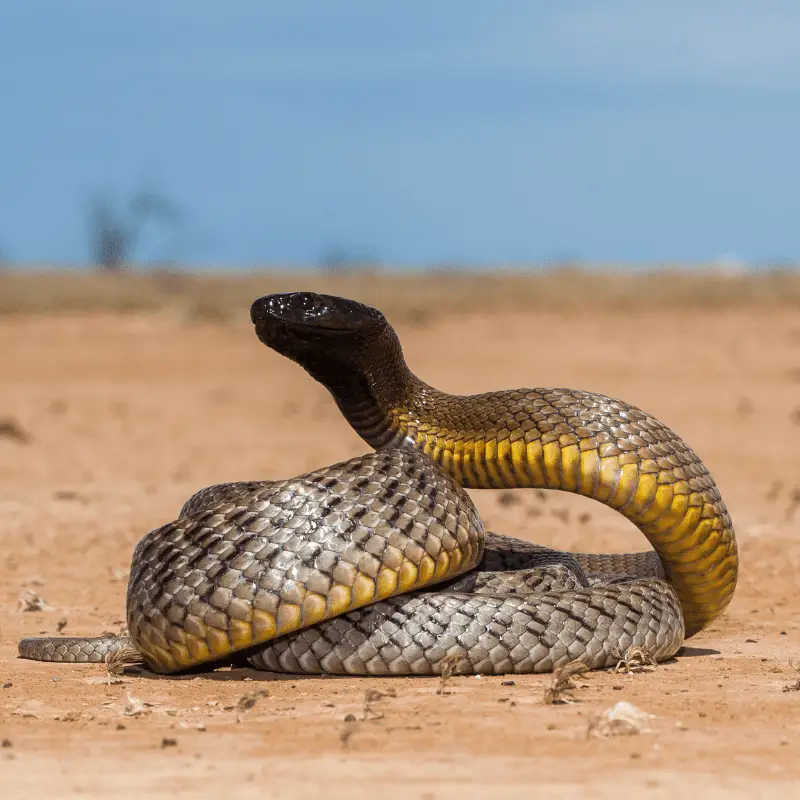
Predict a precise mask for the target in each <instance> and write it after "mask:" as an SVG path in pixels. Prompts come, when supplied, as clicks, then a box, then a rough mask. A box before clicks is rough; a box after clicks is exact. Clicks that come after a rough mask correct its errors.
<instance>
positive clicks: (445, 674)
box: [436, 652, 466, 695]
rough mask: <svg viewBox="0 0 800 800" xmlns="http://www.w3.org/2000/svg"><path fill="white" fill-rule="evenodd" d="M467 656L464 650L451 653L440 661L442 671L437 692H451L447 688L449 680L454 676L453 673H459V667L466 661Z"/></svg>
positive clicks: (440, 693) (439, 693)
mask: <svg viewBox="0 0 800 800" xmlns="http://www.w3.org/2000/svg"><path fill="white" fill-rule="evenodd" d="M465 657H466V654H465V653H463V652H457V653H450V654H449V655H446V656H445V657H444V658H443V659H442V660H441V661H440V662H439V665H440V667H441V672H440V673H439V688H438V689H437V690H436V694H438V695H443V694H450V692H449V691H448V690H447V682H448V681H449V680H450V678H452V677H453V675H457V674H458V668H459V666H460V665H461V663H462V662H463V661H464V659H465Z"/></svg>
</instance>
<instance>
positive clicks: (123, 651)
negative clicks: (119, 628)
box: [105, 645, 145, 675]
mask: <svg viewBox="0 0 800 800" xmlns="http://www.w3.org/2000/svg"><path fill="white" fill-rule="evenodd" d="M105 661H106V669H107V670H108V674H109V675H124V674H125V671H126V670H128V669H133V668H141V667H143V666H145V661H144V658H143V656H142V654H141V653H140V652H139V651H138V650H137V649H136V648H135V647H132V646H131V645H125V647H122V648H120V649H119V650H115V651H114V652H113V653H107V654H106V659H105Z"/></svg>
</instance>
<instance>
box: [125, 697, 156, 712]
mask: <svg viewBox="0 0 800 800" xmlns="http://www.w3.org/2000/svg"><path fill="white" fill-rule="evenodd" d="M152 708H153V704H152V703H146V702H145V701H144V700H140V699H139V698H138V697H134V696H133V695H132V694H130V693H129V694H128V702H127V703H125V707H124V708H123V709H122V713H123V714H124V715H125V716H126V717H142V716H144V715H145V714H149V713H150V710H151V709H152Z"/></svg>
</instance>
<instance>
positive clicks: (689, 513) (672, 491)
mask: <svg viewBox="0 0 800 800" xmlns="http://www.w3.org/2000/svg"><path fill="white" fill-rule="evenodd" d="M323 355H324V357H323ZM298 360H299V359H298ZM301 363H302V364H303V366H304V367H305V368H306V370H307V371H308V372H310V373H311V375H313V376H314V377H315V378H316V379H317V380H319V381H321V382H322V383H323V384H324V385H325V386H326V387H327V388H328V390H329V391H330V392H331V394H332V395H333V397H334V399H335V400H336V403H337V405H338V406H339V409H340V410H341V411H342V413H343V414H344V416H345V418H346V419H347V420H348V422H349V423H350V425H351V426H352V427H353V428H354V429H355V430H356V431H357V432H358V434H359V435H360V436H361V437H362V438H363V439H364V440H365V441H366V442H367V443H368V444H370V445H371V446H372V447H374V448H376V449H377V448H380V447H384V446H386V445H395V444H399V443H400V442H404V441H405V442H411V443H413V444H414V445H415V446H416V447H418V448H419V449H420V450H423V451H424V452H425V453H427V454H428V455H429V456H430V457H431V458H432V459H433V460H434V461H436V462H437V463H438V464H439V465H440V467H442V469H444V471H446V472H448V473H449V474H450V475H451V476H452V477H453V478H454V480H455V481H456V483H458V484H460V485H461V486H465V487H467V488H474V489H491V488H497V489H500V488H515V487H536V488H544V489H559V490H562V491H568V492H574V493H576V494H581V495H584V496H585V497H590V498H592V499H594V500H597V501H599V502H601V503H603V504H604V505H607V506H609V507H611V508H613V509H615V510H616V511H618V512H620V513H621V514H623V515H624V516H625V517H627V518H628V519H629V520H630V521H631V522H633V523H634V524H635V525H636V526H637V527H638V528H639V529H640V530H641V531H642V532H643V533H644V534H645V536H646V537H647V538H648V540H649V541H650V543H651V544H652V545H653V548H654V549H655V551H656V553H658V555H659V557H660V559H661V563H662V565H663V567H664V571H665V574H666V576H667V579H668V580H669V582H670V583H671V584H672V586H673V587H674V589H675V591H676V592H677V595H678V597H679V599H680V601H681V605H682V607H683V611H684V618H685V619H684V621H685V629H686V634H687V635H688V636H691V635H692V634H694V633H696V632H697V631H699V630H701V629H702V628H704V627H706V626H707V625H708V624H710V622H711V621H713V620H714V619H715V618H716V617H717V616H719V614H721V613H722V611H723V610H724V609H725V608H726V607H727V605H728V603H729V602H730V599H731V597H732V595H733V591H734V588H735V586H736V580H737V573H738V557H737V551H736V538H735V535H734V532H733V527H732V525H731V520H730V516H729V515H728V512H727V509H726V507H725V504H724V503H723V502H722V498H721V497H720V494H719V490H718V489H717V487H716V485H715V484H714V481H713V480H712V478H711V476H710V475H709V474H708V471H707V469H706V468H705V466H704V465H703V463H702V462H701V461H700V459H699V458H698V457H697V455H696V454H695V453H694V452H693V451H692V450H691V448H689V447H688V445H687V444H686V443H685V442H683V441H682V440H681V439H680V438H679V437H678V436H677V435H676V434H675V433H673V432H672V431H671V430H670V429H669V428H667V427H666V426H665V425H663V424H662V423H661V422H659V421H658V420H657V419H655V418H654V417H652V416H650V415H649V414H646V413H645V412H643V411H641V410H640V409H638V408H636V407H634V406H631V405H629V404H627V403H624V402H622V401H619V400H614V399H612V398H609V397H605V396H602V395H597V394H591V393H588V392H582V391H576V390H572V389H550V388H539V389H515V390H509V391H500V392H491V393H487V394H481V395H473V396H469V397H466V396H464V397H462V396H456V395H451V394H445V393H444V392H440V391H438V390H436V389H434V388H433V387H431V386H428V385H427V384H425V383H424V382H423V381H421V380H420V379H419V378H417V377H416V376H415V375H414V374H413V373H412V372H411V370H410V369H409V368H408V366H407V364H406V362H405V360H404V358H403V354H402V350H401V348H400V343H399V340H398V339H397V336H396V334H395V333H394V331H393V330H392V329H391V328H390V327H388V326H387V327H386V329H385V330H384V331H383V332H381V333H380V335H378V336H374V337H371V338H369V340H368V341H357V342H355V341H354V342H349V343H348V345H347V347H344V346H340V347H339V348H338V350H336V351H335V352H333V353H332V352H330V351H329V352H327V353H325V354H321V355H319V356H318V355H317V354H316V353H313V352H312V353H308V352H307V353H306V354H305V358H304V359H303V360H302V362H301Z"/></svg>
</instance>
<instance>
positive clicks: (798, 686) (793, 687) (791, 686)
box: [783, 659, 800, 692]
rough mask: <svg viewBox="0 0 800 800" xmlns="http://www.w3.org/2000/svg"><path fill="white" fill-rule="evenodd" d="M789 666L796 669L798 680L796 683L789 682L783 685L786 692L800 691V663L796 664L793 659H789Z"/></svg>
mask: <svg viewBox="0 0 800 800" xmlns="http://www.w3.org/2000/svg"><path fill="white" fill-rule="evenodd" d="M789 666H790V667H791V668H792V669H793V670H794V671H795V673H796V674H797V680H796V681H794V683H787V684H786V686H784V687H783V691H784V692H800V664H796V663H795V662H794V661H792V660H791V659H790V660H789Z"/></svg>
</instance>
